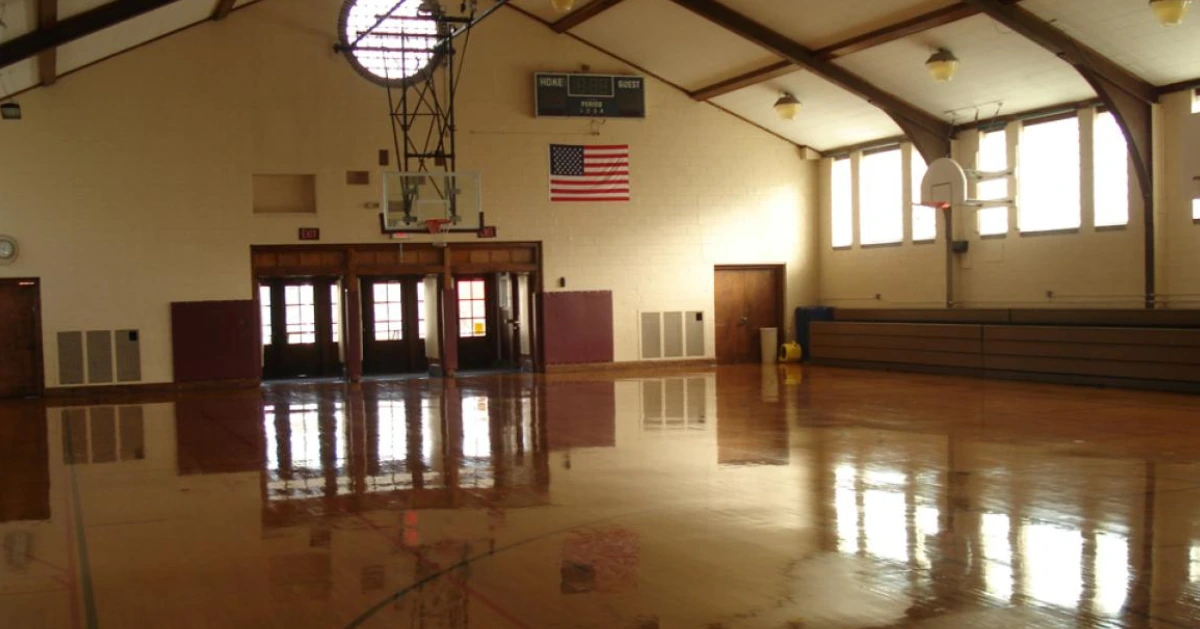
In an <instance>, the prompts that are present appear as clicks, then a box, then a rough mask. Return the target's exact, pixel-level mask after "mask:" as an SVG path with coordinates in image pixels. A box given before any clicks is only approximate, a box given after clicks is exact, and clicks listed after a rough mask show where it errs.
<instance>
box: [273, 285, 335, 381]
mask: <svg viewBox="0 0 1200 629" xmlns="http://www.w3.org/2000/svg"><path fill="white" fill-rule="evenodd" d="M258 303H259V308H260V313H261V324H262V343H263V378H266V379H271V378H309V377H322V376H335V375H339V374H340V373H341V365H342V358H341V347H340V345H341V338H342V332H341V320H342V317H341V287H340V286H339V284H338V280H337V278H304V279H295V278H271V279H263V280H260V281H259V286H258Z"/></svg>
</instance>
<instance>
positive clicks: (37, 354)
mask: <svg viewBox="0 0 1200 629" xmlns="http://www.w3.org/2000/svg"><path fill="white" fill-rule="evenodd" d="M41 321H42V315H41V297H40V296H39V292H38V281H37V280H36V279H4V280H0V398H12V397H29V396H34V395H38V394H40V393H41V392H42V329H41V328H42V325H41Z"/></svg>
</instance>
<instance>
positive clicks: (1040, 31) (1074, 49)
mask: <svg viewBox="0 0 1200 629" xmlns="http://www.w3.org/2000/svg"><path fill="white" fill-rule="evenodd" d="M966 1H967V2H968V3H969V4H971V5H973V6H975V7H978V8H979V9H980V10H981V11H983V12H984V13H986V14H987V15H988V17H990V18H992V19H993V20H996V21H997V22H999V23H1001V24H1003V25H1004V26H1006V27H1008V28H1010V29H1012V30H1013V31H1015V32H1017V33H1019V34H1020V35H1022V36H1024V37H1025V38H1027V39H1029V40H1030V41H1032V42H1034V43H1035V44H1037V45H1039V46H1041V47H1042V48H1045V49H1046V50H1048V51H1050V52H1052V53H1054V54H1055V55H1056V56H1058V57H1059V58H1061V59H1063V60H1064V61H1066V62H1068V63H1070V64H1071V65H1072V66H1074V67H1075V71H1076V72H1078V73H1079V75H1080V76H1082V77H1083V79H1084V80H1085V81H1087V82H1088V84H1089V85H1091V86H1092V89H1094V90H1096V94H1097V95H1098V96H1099V97H1100V100H1101V101H1103V102H1104V104H1105V105H1106V106H1107V107H1108V108H1109V110H1111V111H1112V112H1113V115H1114V117H1115V118H1116V120H1117V124H1119V125H1120V127H1121V131H1122V132H1123V133H1124V134H1125V140H1126V144H1127V145H1128V146H1129V157H1130V159H1131V161H1132V162H1133V170H1134V173H1136V175H1137V179H1138V185H1139V187H1140V189H1141V193H1142V202H1143V204H1144V205H1143V208H1144V209H1143V211H1142V215H1143V219H1144V227H1145V234H1144V237H1145V243H1144V254H1145V256H1144V257H1145V259H1144V260H1143V264H1144V271H1145V292H1146V307H1147V308H1153V307H1154V304H1155V296H1154V292H1155V285H1156V283H1157V281H1156V276H1155V264H1156V262H1155V253H1154V192H1153V190H1154V187H1153V182H1154V144H1153V135H1154V134H1153V128H1154V125H1153V110H1152V105H1153V104H1154V103H1156V102H1158V91H1157V90H1156V89H1155V87H1154V86H1153V85H1151V84H1150V82H1149V81H1146V80H1145V79H1143V78H1141V77H1139V76H1137V75H1135V74H1134V73H1132V72H1130V71H1129V70H1126V69H1125V68H1123V67H1121V66H1120V65H1118V64H1117V63H1116V62H1115V61H1113V60H1111V59H1109V58H1108V57H1105V56H1104V55H1102V54H1100V53H1099V52H1097V51H1096V50H1094V49H1092V48H1090V47H1088V46H1087V45H1085V44H1083V43H1081V42H1080V41H1079V40H1077V39H1075V38H1073V37H1071V36H1070V35H1067V34H1066V33H1064V32H1063V31H1061V30H1059V29H1058V28H1056V27H1054V26H1053V25H1051V24H1050V23H1048V22H1046V21H1045V20H1042V19H1041V18H1039V17H1038V16H1036V15H1034V14H1033V13H1031V12H1030V11H1027V10H1025V9H1022V8H1020V7H1014V6H1008V5H1006V4H1004V3H1003V2H1000V1H999V0H966Z"/></svg>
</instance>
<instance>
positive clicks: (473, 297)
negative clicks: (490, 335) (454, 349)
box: [458, 280, 487, 338]
mask: <svg viewBox="0 0 1200 629" xmlns="http://www.w3.org/2000/svg"><path fill="white" fill-rule="evenodd" d="M484 295H485V293H484V288H483V280H459V281H458V337H459V338H469V337H473V336H487V305H486V304H487V301H486V298H485V296H484Z"/></svg>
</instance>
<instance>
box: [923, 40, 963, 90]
mask: <svg viewBox="0 0 1200 629" xmlns="http://www.w3.org/2000/svg"><path fill="white" fill-rule="evenodd" d="M925 67H926V68H929V74H930V75H932V76H933V80H935V81H937V82H938V83H947V82H949V81H950V79H953V78H954V74H955V73H957V72H958V57H955V56H954V53H952V52H950V51H949V50H946V49H945V48H938V50H937V52H935V53H933V55H932V56H930V57H929V60H927V61H926V62H925Z"/></svg>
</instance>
